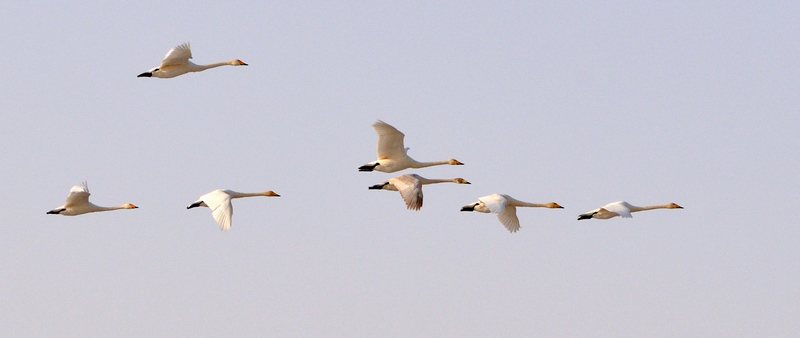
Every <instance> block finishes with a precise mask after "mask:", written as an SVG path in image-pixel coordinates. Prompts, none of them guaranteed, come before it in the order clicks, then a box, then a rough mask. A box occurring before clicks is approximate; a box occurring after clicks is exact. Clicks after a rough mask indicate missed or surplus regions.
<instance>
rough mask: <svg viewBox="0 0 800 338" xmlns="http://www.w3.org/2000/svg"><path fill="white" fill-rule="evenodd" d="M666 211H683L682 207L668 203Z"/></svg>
mask: <svg viewBox="0 0 800 338" xmlns="http://www.w3.org/2000/svg"><path fill="white" fill-rule="evenodd" d="M667 209H683V207H682V206H680V205H677V204H675V203H670V204H667Z"/></svg>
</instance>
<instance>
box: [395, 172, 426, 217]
mask: <svg viewBox="0 0 800 338" xmlns="http://www.w3.org/2000/svg"><path fill="white" fill-rule="evenodd" d="M389 183H391V184H392V185H394V187H395V188H397V191H399V192H400V196H401V197H403V201H404V202H406V207H407V208H408V209H409V210H419V209H420V208H422V184H420V182H419V179H418V178H416V177H414V176H412V175H400V176H397V177H395V178H392V179H390V180H389Z"/></svg>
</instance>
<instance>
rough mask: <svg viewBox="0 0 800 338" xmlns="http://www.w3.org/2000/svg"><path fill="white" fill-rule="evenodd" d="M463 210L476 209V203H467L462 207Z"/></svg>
mask: <svg viewBox="0 0 800 338" xmlns="http://www.w3.org/2000/svg"><path fill="white" fill-rule="evenodd" d="M461 211H475V205H474V204H470V205H465V206H463V207H461Z"/></svg>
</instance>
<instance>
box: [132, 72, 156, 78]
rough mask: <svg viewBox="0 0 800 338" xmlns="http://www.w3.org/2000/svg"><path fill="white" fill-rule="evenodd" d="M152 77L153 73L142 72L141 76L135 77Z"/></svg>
mask: <svg viewBox="0 0 800 338" xmlns="http://www.w3.org/2000/svg"><path fill="white" fill-rule="evenodd" d="M152 76H153V73H151V72H144V73H141V74H139V75H138V76H136V77H152Z"/></svg>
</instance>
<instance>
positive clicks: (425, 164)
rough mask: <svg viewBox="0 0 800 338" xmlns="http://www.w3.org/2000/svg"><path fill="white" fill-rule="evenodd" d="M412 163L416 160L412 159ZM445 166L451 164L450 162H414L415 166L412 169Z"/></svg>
mask: <svg viewBox="0 0 800 338" xmlns="http://www.w3.org/2000/svg"><path fill="white" fill-rule="evenodd" d="M412 161H414V160H413V159H412ZM443 164H450V162H449V161H435V162H418V161H414V162H413V165H412V166H411V167H412V168H425V167H432V166H435V165H443Z"/></svg>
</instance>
